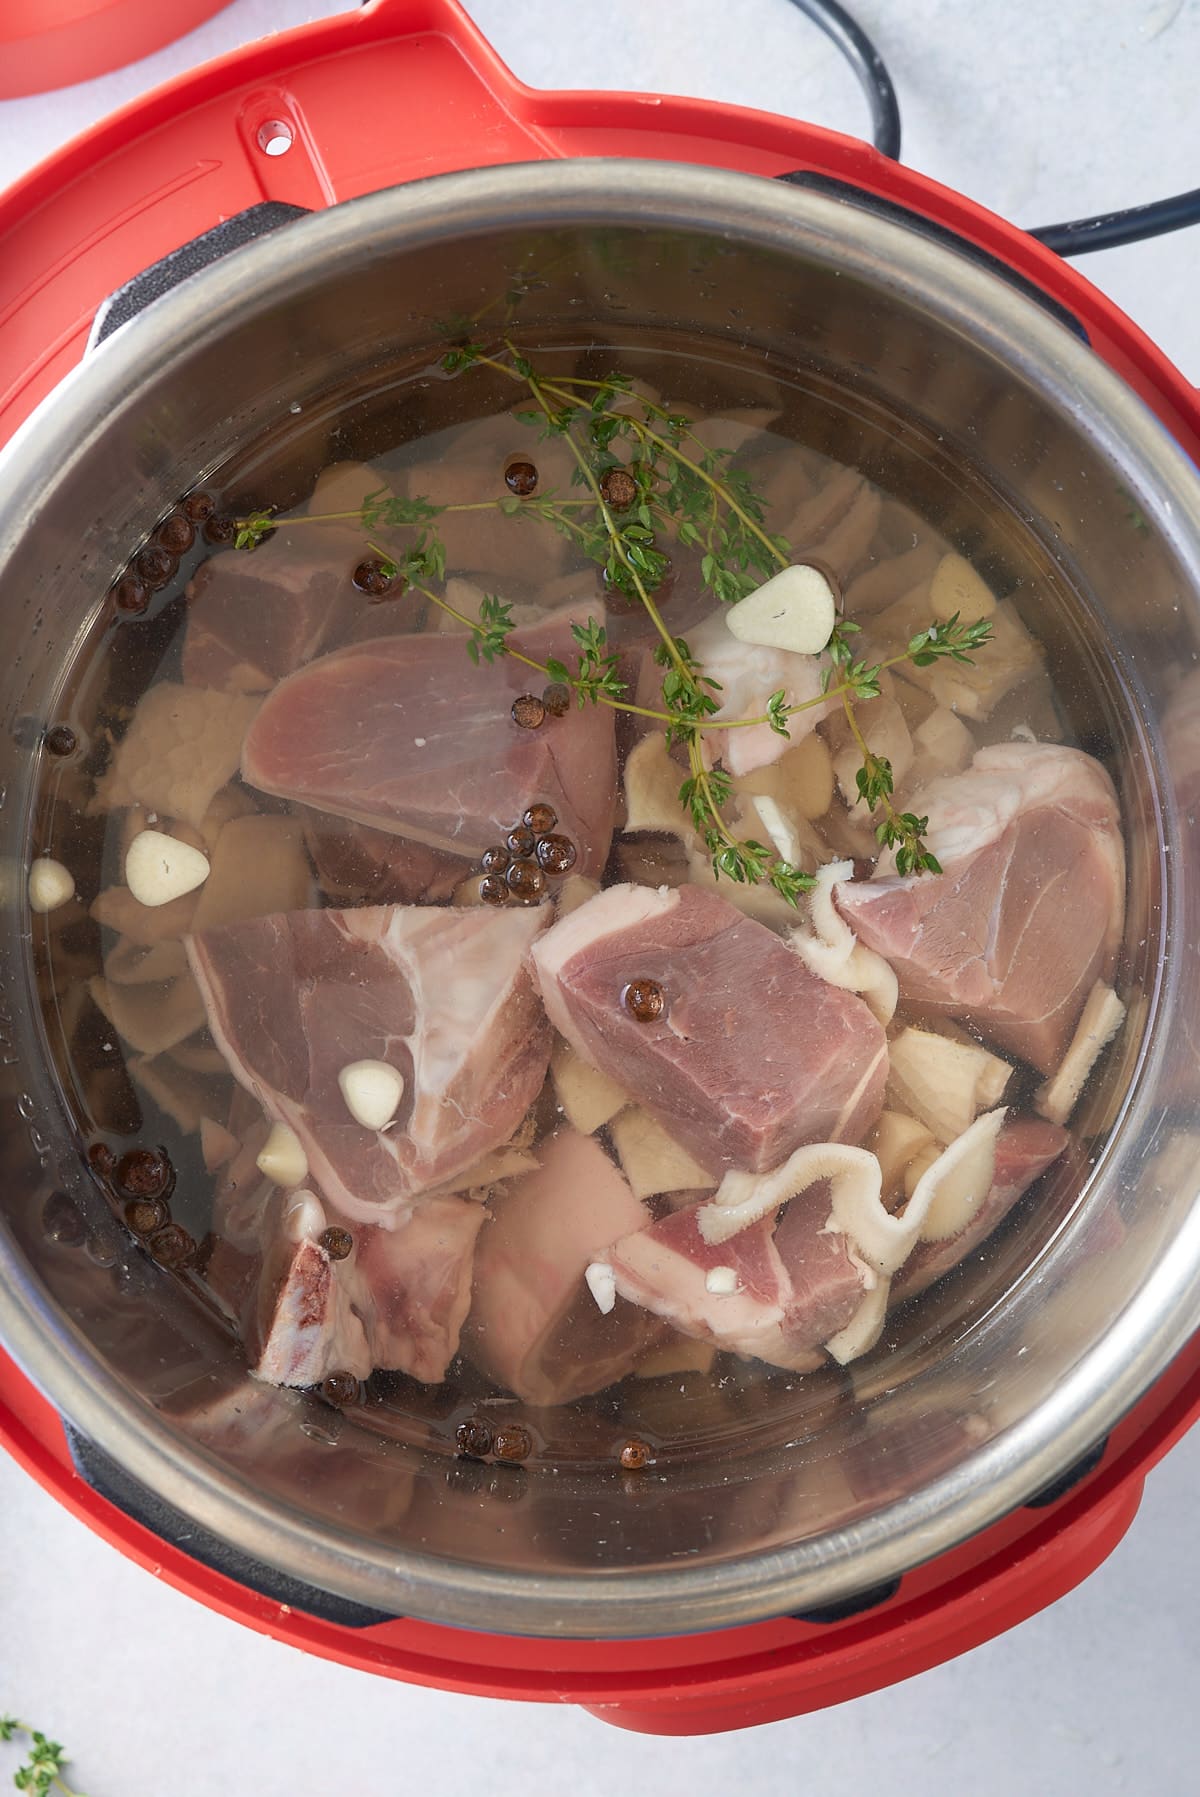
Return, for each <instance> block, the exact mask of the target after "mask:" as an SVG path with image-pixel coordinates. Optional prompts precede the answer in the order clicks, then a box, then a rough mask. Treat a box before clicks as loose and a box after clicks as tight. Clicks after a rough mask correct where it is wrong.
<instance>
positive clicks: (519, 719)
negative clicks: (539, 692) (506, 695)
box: [512, 693, 546, 730]
mask: <svg viewBox="0 0 1200 1797" xmlns="http://www.w3.org/2000/svg"><path fill="white" fill-rule="evenodd" d="M512 721H513V723H514V724H518V725H520V727H521V729H522V730H537V729H539V728H540V727H541V725H542V724H544V723H545V721H546V707H545V706H544V705H543V704H542V701H541V700H540V699H539V698H536V697H535V695H534V694H533V693H522V694H521V696H520V697H519V698H517V699H514V700H513V706H512Z"/></svg>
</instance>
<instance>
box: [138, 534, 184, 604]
mask: <svg viewBox="0 0 1200 1797" xmlns="http://www.w3.org/2000/svg"><path fill="white" fill-rule="evenodd" d="M178 567H179V563H178V561H177V560H176V558H175V556H173V555H172V554H171V551H170V550H169V549H164V548H163V546H162V544H161V543H148V544H147V545H146V547H145V548H144V549H141V550H139V551H138V553H137V554H136V555H135V556H134V558H133V571H134V573H135V574H136V575H137V577H138V579H139V580H141V581H144V583H145V584H146V586H148V587H149V589H150V591H151V592H152V593H157V592H158V591H159V589H160V588H161V587H165V586H166V585H167V583H168V581H171V580H173V579H174V578H175V572H176V569H177V568H178Z"/></svg>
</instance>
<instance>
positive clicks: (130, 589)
mask: <svg viewBox="0 0 1200 1797" xmlns="http://www.w3.org/2000/svg"><path fill="white" fill-rule="evenodd" d="M112 596H113V604H114V605H115V606H116V608H117V610H118V611H119V612H123V613H124V615H125V616H126V617H127V618H133V617H136V616H137V615H138V613H139V612H144V611H145V609H146V607H147V606H148V605H149V603H150V589H149V587H148V586H147V585H146V584H145V582H144V581H141V580H139V579H138V578H137V576H136V575H135V574H122V576H121V578H120V580H118V581H117V583H116V585H115V586H114V587H113V590H112Z"/></svg>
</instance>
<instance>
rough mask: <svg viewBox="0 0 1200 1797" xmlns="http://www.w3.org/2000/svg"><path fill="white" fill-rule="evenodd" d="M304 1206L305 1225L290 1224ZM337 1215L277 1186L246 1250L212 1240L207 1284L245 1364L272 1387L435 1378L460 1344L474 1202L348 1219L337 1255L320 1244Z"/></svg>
mask: <svg viewBox="0 0 1200 1797" xmlns="http://www.w3.org/2000/svg"><path fill="white" fill-rule="evenodd" d="M289 1212H292V1213H293V1215H295V1214H298V1213H300V1212H303V1213H305V1215H306V1220H307V1225H308V1226H307V1229H306V1230H305V1231H304V1233H301V1234H299V1236H297V1233H296V1232H295V1231H294V1230H292V1229H291V1228H290V1227H289ZM331 1220H332V1221H334V1222H339V1223H340V1219H337V1218H335V1217H332V1215H331V1213H327V1212H326V1211H325V1209H324V1207H323V1206H322V1205H321V1204H320V1200H319V1198H318V1197H317V1196H316V1194H315V1193H285V1192H281V1191H278V1190H277V1191H275V1192H273V1193H272V1194H271V1196H270V1197H269V1198H268V1200H267V1201H266V1202H265V1203H264V1205H263V1206H262V1209H261V1213H260V1219H259V1240H258V1243H257V1246H256V1248H255V1249H254V1250H253V1251H248V1250H245V1249H242V1250H237V1249H233V1248H231V1247H230V1246H228V1245H227V1244H219V1245H218V1251H217V1253H215V1254H214V1257H213V1260H212V1261H210V1263H209V1266H208V1269H207V1277H208V1281H209V1284H210V1285H211V1286H212V1287H213V1289H214V1290H215V1291H216V1293H217V1295H218V1296H219V1297H220V1298H221V1299H222V1301H223V1302H224V1303H225V1304H226V1306H227V1307H228V1308H229V1309H230V1311H231V1314H232V1315H233V1316H234V1317H235V1319H236V1320H237V1321H238V1323H239V1324H240V1327H241V1334H242V1339H243V1342H244V1344H245V1348H246V1356H247V1359H248V1361H249V1363H250V1368H251V1371H252V1372H253V1373H254V1374H255V1376H256V1377H257V1378H259V1379H265V1380H267V1381H268V1382H269V1383H271V1384H273V1385H318V1384H319V1383H320V1382H321V1380H322V1379H325V1378H327V1377H328V1376H329V1374H330V1373H352V1374H353V1375H354V1377H355V1378H356V1379H365V1378H366V1377H367V1375H368V1373H370V1372H371V1370H372V1368H374V1367H385V1368H387V1369H389V1370H391V1371H396V1372H403V1373H408V1374H409V1375H410V1376H411V1377H413V1378H414V1379H420V1380H423V1381H425V1382H426V1383H427V1384H428V1383H436V1382H437V1381H438V1380H440V1379H441V1378H442V1377H443V1376H444V1374H445V1371H446V1368H447V1366H448V1365H449V1363H450V1361H451V1360H452V1359H453V1357H454V1355H455V1353H456V1352H457V1349H458V1339H459V1332H460V1330H461V1328H462V1322H463V1318H464V1317H465V1316H466V1313H467V1306H468V1304H469V1302H470V1293H471V1262H472V1257H473V1252H474V1246H475V1237H476V1236H477V1234H478V1233H479V1229H480V1225H481V1224H482V1222H483V1220H484V1212H483V1208H482V1206H481V1205H478V1204H470V1203H467V1202H466V1201H465V1200H463V1199H459V1198H434V1199H431V1200H430V1201H429V1202H427V1203H426V1204H423V1205H422V1206H420V1207H419V1209H417V1210H416V1211H414V1213H413V1214H412V1216H411V1217H410V1218H409V1220H408V1221H407V1222H406V1223H404V1224H402V1225H401V1227H400V1228H399V1229H373V1228H369V1227H365V1228H361V1227H360V1228H355V1229H354V1230H353V1231H352V1232H351V1233H352V1236H353V1243H354V1245H353V1248H352V1250H351V1253H350V1255H349V1256H348V1257H347V1258H345V1259H342V1260H334V1259H332V1258H331V1256H330V1255H329V1253H328V1252H327V1250H326V1249H325V1247H324V1246H323V1245H322V1243H321V1239H320V1237H321V1233H322V1230H323V1228H324V1227H325V1225H326V1223H327V1222H328V1221H331Z"/></svg>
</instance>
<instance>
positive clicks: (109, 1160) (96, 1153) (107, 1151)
mask: <svg viewBox="0 0 1200 1797" xmlns="http://www.w3.org/2000/svg"><path fill="white" fill-rule="evenodd" d="M87 1164H88V1166H89V1167H90V1168H91V1169H92V1172H93V1173H98V1174H99V1176H100V1178H101V1179H108V1178H109V1177H110V1175H111V1173H112V1170H113V1168H114V1167H115V1166H116V1164H117V1157H116V1155H115V1154H114V1153H113V1151H112V1149H111V1148H110V1147H109V1145H108V1143H107V1142H93V1143H92V1145H91V1147H90V1148H89V1149H88V1151H87Z"/></svg>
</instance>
